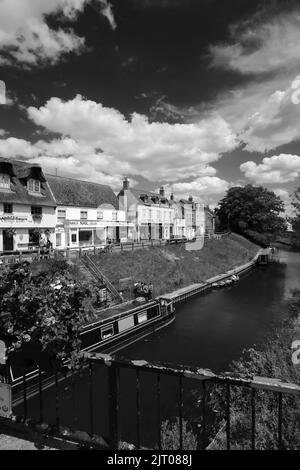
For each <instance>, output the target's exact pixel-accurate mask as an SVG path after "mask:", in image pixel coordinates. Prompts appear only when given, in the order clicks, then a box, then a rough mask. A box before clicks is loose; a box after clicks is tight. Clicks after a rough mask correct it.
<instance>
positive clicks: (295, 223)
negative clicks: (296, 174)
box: [291, 187, 300, 235]
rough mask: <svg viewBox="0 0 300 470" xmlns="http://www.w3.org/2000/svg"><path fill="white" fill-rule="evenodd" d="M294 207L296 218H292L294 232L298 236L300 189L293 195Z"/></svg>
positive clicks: (299, 229) (299, 233)
mask: <svg viewBox="0 0 300 470" xmlns="http://www.w3.org/2000/svg"><path fill="white" fill-rule="evenodd" d="M292 206H293V208H294V211H295V216H294V217H293V218H291V223H292V224H293V230H294V231H295V232H296V234H297V235H300V187H299V188H297V189H296V190H295V192H294V194H293V200H292Z"/></svg>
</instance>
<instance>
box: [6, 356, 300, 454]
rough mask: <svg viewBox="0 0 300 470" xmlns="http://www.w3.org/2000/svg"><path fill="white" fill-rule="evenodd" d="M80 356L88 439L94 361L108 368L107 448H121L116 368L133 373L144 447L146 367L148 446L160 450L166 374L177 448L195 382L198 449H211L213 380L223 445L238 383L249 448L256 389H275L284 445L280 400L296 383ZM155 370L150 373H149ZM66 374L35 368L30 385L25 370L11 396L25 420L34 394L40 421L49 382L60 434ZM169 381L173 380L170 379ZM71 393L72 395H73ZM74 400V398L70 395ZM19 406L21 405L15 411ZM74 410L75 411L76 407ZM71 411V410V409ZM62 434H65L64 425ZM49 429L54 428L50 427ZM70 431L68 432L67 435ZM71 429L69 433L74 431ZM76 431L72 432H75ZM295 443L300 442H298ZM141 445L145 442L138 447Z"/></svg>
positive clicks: (298, 390) (299, 390)
mask: <svg viewBox="0 0 300 470" xmlns="http://www.w3.org/2000/svg"><path fill="white" fill-rule="evenodd" d="M84 355H85V361H86V362H85V364H86V366H85V367H86V369H85V371H86V373H87V375H88V378H87V380H86V382H85V383H88V393H87V396H86V400H85V401H84V403H80V406H81V407H82V406H84V405H85V408H84V410H83V413H84V416H85V417H87V416H88V417H89V430H88V434H89V436H90V440H91V443H92V442H93V439H94V436H95V423H96V420H97V414H96V413H95V405H96V404H97V399H98V400H99V398H98V394H96V393H95V389H94V381H95V378H96V374H97V370H96V366H97V365H101V367H104V368H105V369H106V372H107V379H108V382H107V383H108V386H107V395H106V398H107V403H108V407H107V409H108V425H109V433H108V434H109V435H108V437H107V443H108V447H109V448H111V449H118V448H119V447H120V442H121V441H122V436H121V426H120V411H121V410H120V372H121V370H123V369H125V370H130V371H132V372H133V373H134V374H135V416H131V425H132V426H135V428H136V434H135V435H136V441H135V442H134V445H135V448H137V449H140V448H142V447H143V445H142V439H141V430H142V423H141V417H142V416H141V405H142V400H143V394H142V393H141V382H142V375H144V373H145V372H146V373H147V372H151V373H152V376H153V377H156V379H155V394H152V395H151V399H152V405H153V406H155V408H156V412H155V413H156V424H153V423H152V424H153V427H154V429H153V431H154V433H155V434H156V436H157V437H156V444H155V445H154V446H153V447H152V448H156V449H159V450H161V449H163V448H164V447H163V441H162V437H163V436H162V432H161V425H162V406H161V396H162V388H161V383H162V379H164V378H165V376H171V377H173V378H175V379H176V380H177V389H178V393H177V392H176V395H177V405H176V408H177V411H176V413H175V415H176V416H177V417H178V425H179V429H178V449H181V450H186V449H184V447H185V436H184V414H183V413H184V408H183V407H184V384H185V382H186V381H190V380H193V381H196V382H197V383H199V384H201V389H200V392H201V400H200V401H201V406H200V408H199V410H200V415H201V419H200V422H201V432H200V438H199V446H198V447H199V448H200V449H203V450H205V449H210V448H211V447H212V442H213V441H214V440H213V439H211V436H209V434H208V415H207V413H208V407H207V401H208V396H209V392H208V391H209V387H210V386H211V385H217V386H219V387H221V388H222V390H223V397H224V402H225V403H224V405H225V406H224V410H223V411H224V419H225V423H224V426H223V429H221V431H222V432H223V434H224V439H223V445H224V448H225V449H227V450H230V449H231V447H232V422H233V416H232V409H233V403H232V389H235V388H236V387H238V389H240V390H242V391H243V393H245V394H247V397H248V398H249V410H248V411H250V413H249V417H250V418H249V420H250V422H249V442H250V447H251V449H256V438H257V417H258V416H259V415H258V413H259V412H258V410H257V407H256V404H257V396H258V394H259V393H260V392H263V393H268V394H275V396H276V399H277V410H276V420H277V431H276V434H277V435H276V437H275V441H276V442H274V447H275V448H277V449H282V447H283V437H284V432H285V429H284V428H283V414H284V413H285V411H286V410H285V409H284V407H283V403H284V402H283V399H285V400H286V397H294V398H296V399H297V400H298V399H300V386H299V385H296V384H292V383H283V382H281V381H280V380H276V379H271V378H265V377H252V378H242V377H236V376H232V375H228V374H214V373H213V372H211V371H210V370H207V369H200V368H197V367H186V366H177V365H170V364H163V363H150V362H147V361H140V360H139V361H135V360H126V359H121V358H115V357H112V356H109V355H103V354H96V353H84ZM153 374H154V375H153ZM65 378H66V376H64V375H62V374H61V373H58V372H56V373H55V374H54V375H53V376H52V377H48V379H47V380H45V379H43V373H42V371H41V369H38V374H37V384H36V385H35V386H33V385H30V383H29V382H30V381H29V380H28V379H27V377H26V375H25V371H24V376H23V383H22V387H21V388H22V390H20V391H19V394H18V396H17V395H15V396H14V402H15V404H19V405H20V404H21V406H22V407H23V413H22V412H21V414H22V415H23V418H24V419H25V420H26V419H27V418H29V417H30V416H29V413H28V406H27V403H28V400H29V398H30V397H31V396H33V395H35V399H36V403H37V408H38V410H39V418H38V421H40V422H43V421H44V406H45V401H44V390H45V389H46V388H47V387H49V386H52V387H54V394H53V401H54V403H53V405H54V413H55V426H54V428H55V430H56V431H55V432H56V433H57V434H61V420H60V411H61V403H60V401H61V396H60V393H59V382H60V381H61V380H65ZM74 380H76V376H74V374H72V376H71V381H72V387H73V386H74ZM172 380H173V379H172ZM72 393H74V388H72ZM72 397H73V395H72ZM72 399H73V398H72ZM19 411H20V410H19ZM77 411H78V410H77ZM74 413H76V409H75V410H74ZM63 429H64V433H62V434H64V436H66V431H65V429H66V428H65V427H64V428H63ZM51 432H52V434H54V431H53V429H52V431H51ZM71 434H72V433H71V432H70V434H69V435H71ZM73 434H74V433H73ZM75 434H76V433H75ZM299 447H300V442H299V443H298V447H297V448H299ZM143 448H145V447H143Z"/></svg>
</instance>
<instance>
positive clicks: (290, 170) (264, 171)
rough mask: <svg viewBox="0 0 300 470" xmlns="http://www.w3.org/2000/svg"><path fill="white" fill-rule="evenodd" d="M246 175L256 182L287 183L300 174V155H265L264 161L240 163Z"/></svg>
mask: <svg viewBox="0 0 300 470" xmlns="http://www.w3.org/2000/svg"><path fill="white" fill-rule="evenodd" d="M240 169H241V171H242V172H243V173H244V174H245V177H246V178H248V179H249V180H251V181H253V182H256V183H269V184H276V183H287V182H289V181H295V179H296V178H298V176H299V175H300V157H299V156H298V155H288V154H280V155H274V156H273V157H265V158H264V159H263V160H262V163H260V164H258V165H257V164H256V163H255V162H252V161H249V162H246V163H243V164H242V165H240Z"/></svg>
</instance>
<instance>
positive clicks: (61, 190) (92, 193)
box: [47, 174, 119, 209]
mask: <svg viewBox="0 0 300 470" xmlns="http://www.w3.org/2000/svg"><path fill="white" fill-rule="evenodd" d="M47 181H48V183H49V186H50V188H51V191H52V194H53V196H54V198H55V200H56V203H57V205H61V206H77V207H95V208H96V207H99V206H101V205H103V204H110V205H111V206H113V207H114V208H115V209H118V207H119V202H118V199H117V196H116V195H115V193H114V192H113V190H112V189H111V187H110V186H107V185H105V184H98V183H91V182H89V181H82V180H75V179H72V178H66V177H63V176H53V175H48V174H47Z"/></svg>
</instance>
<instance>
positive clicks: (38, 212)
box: [31, 206, 43, 217]
mask: <svg viewBox="0 0 300 470" xmlns="http://www.w3.org/2000/svg"><path fill="white" fill-rule="evenodd" d="M42 213H43V210H42V207H41V206H31V215H33V216H34V217H41V216H42Z"/></svg>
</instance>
